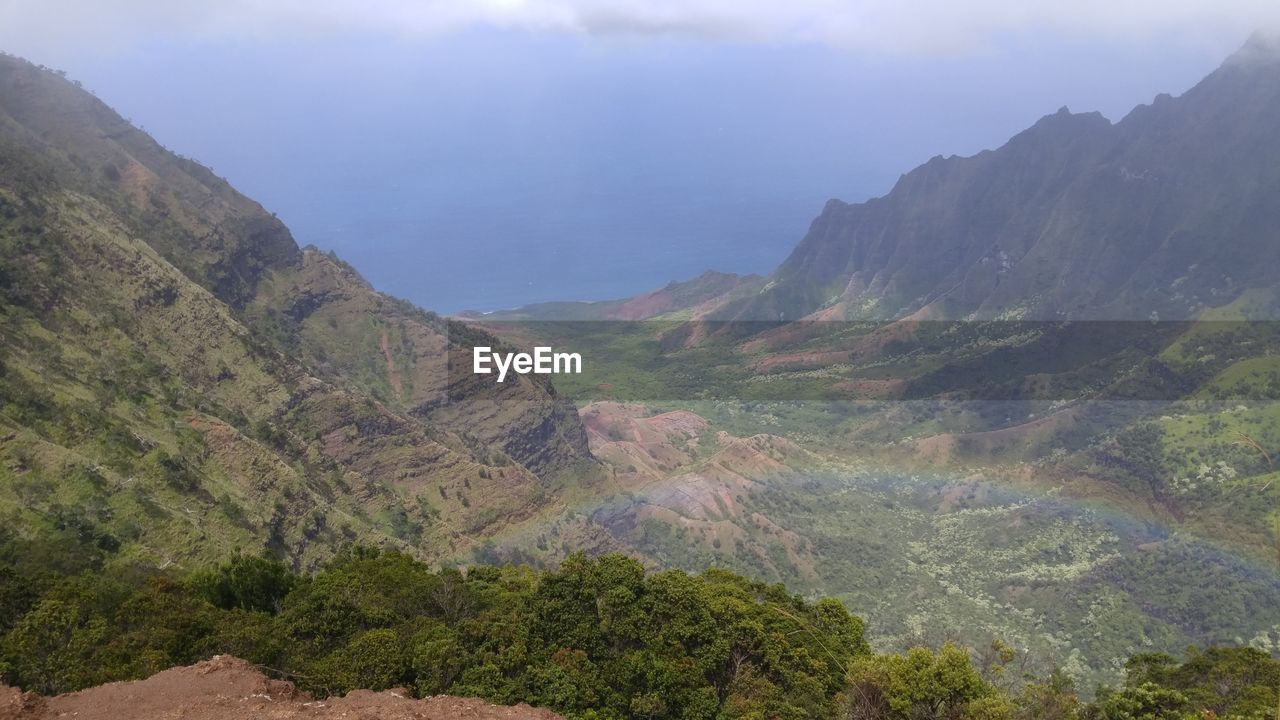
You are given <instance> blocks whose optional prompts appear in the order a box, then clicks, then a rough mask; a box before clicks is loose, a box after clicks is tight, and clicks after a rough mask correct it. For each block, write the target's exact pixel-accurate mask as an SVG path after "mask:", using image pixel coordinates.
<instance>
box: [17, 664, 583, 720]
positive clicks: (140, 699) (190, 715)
mask: <svg viewBox="0 0 1280 720" xmlns="http://www.w3.org/2000/svg"><path fill="white" fill-rule="evenodd" d="M60 717H73V718H78V719H80V720H169V719H171V718H185V719H186V720H241V719H243V720H257V719H258V718H278V719H279V720H291V719H292V718H317V719H323V718H366V719H367V720H464V719H465V720H499V719H505V720H562V719H561V716H560V715H557V714H555V713H553V712H550V711H548V710H541V709H538V708H532V707H529V706H528V705H518V706H514V707H504V706H499V705H490V704H489V703H486V702H484V701H483V700H476V699H472V698H457V697H448V696H443V695H442V696H437V697H430V698H425V699H421V700H415V699H412V698H410V697H409V696H408V694H407V693H406V692H404V691H401V690H387V691H384V692H378V693H375V692H370V691H368V690H357V691H355V692H352V693H350V694H349V695H347V696H345V697H341V698H327V699H324V700H313V699H312V698H310V697H308V696H307V695H306V694H305V693H302V692H300V691H298V690H297V689H296V688H294V686H293V685H292V684H290V683H287V682H283V681H280V680H272V679H270V678H268V677H266V676H265V675H263V674H262V673H261V672H260V671H259V670H258V669H257V668H256V667H254V666H253V665H250V664H249V663H247V662H245V661H243V660H240V659H238V658H234V657H230V656H228V655H219V656H217V657H214V658H213V659H212V660H207V661H205V662H202V663H197V664H195V665H191V666H189V667H182V668H173V669H170V670H165V671H164V672H161V673H158V674H156V675H152V676H151V677H149V678H147V679H146V680H139V681H135V682H123V683H111V684H109V685H102V686H100V687H96V688H91V689H89V690H82V691H80V692H75V693H68V694H66V695H59V696H57V697H53V698H42V697H39V696H37V695H34V694H32V693H22V692H21V691H18V690H15V689H13V688H9V687H4V686H0V720H52V719H53V718H60Z"/></svg>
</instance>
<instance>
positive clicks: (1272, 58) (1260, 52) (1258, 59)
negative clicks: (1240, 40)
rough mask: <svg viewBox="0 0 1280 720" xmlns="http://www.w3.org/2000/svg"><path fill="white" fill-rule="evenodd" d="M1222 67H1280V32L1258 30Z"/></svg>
mask: <svg viewBox="0 0 1280 720" xmlns="http://www.w3.org/2000/svg"><path fill="white" fill-rule="evenodd" d="M1222 65H1223V67H1233V66H1234V67H1239V66H1254V65H1280V32H1278V31H1275V30H1258V31H1257V32H1255V33H1253V35H1251V36H1249V39H1248V40H1247V41H1246V42H1245V44H1244V46H1243V47H1241V48H1240V49H1239V50H1237V51H1236V52H1235V53H1234V54H1232V55H1231V56H1230V57H1228V58H1227V59H1226V60H1225V61H1224V62H1223V63H1222Z"/></svg>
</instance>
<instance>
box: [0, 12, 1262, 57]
mask: <svg viewBox="0 0 1280 720" xmlns="http://www.w3.org/2000/svg"><path fill="white" fill-rule="evenodd" d="M475 27H493V28H507V29H520V30H527V31H533V32H551V33H566V34H579V35H591V36H649V35H677V36H692V37H707V38H718V39H733V40H738V41H743V42H762V43H782V44H786V43H822V44H828V45H834V46H838V47H842V48H849V49H853V50H861V51H867V52H873V53H884V52H890V53H920V52H930V53H936V52H952V51H957V50H959V51H964V50H972V49H977V48H981V47H983V46H985V45H988V44H990V43H993V42H995V41H997V40H998V39H999V38H1001V37H1005V36H1008V35H1010V34H1017V33H1023V32H1028V31H1032V32H1039V31H1052V32H1057V33H1062V34H1068V35H1078V36H1083V37H1091V36H1105V37H1110V38H1119V39H1125V38H1140V37H1151V36H1155V35H1160V34H1167V33H1177V34H1179V35H1183V36H1189V37H1194V36H1197V35H1207V34H1217V35H1221V34H1223V33H1233V34H1235V35H1237V36H1243V35H1244V34H1247V33H1248V32H1249V31H1251V30H1253V29H1257V28H1280V2H1276V0H1069V1H1068V0H967V1H965V2H958V1H957V0H215V1H210V0H114V1H111V2H107V1H104V0H0V43H3V44H4V45H5V46H6V47H11V48H12V47H14V46H15V45H16V46H18V47H21V46H23V45H30V44H32V43H36V44H40V43H46V44H55V45H56V44H66V43H75V44H82V45H83V44H88V45H90V46H93V45H101V46H109V45H110V44H112V43H127V42H130V41H131V40H133V39H136V38H137V37H138V36H140V35H148V34H167V35H173V36H175V37H179V38H181V37H215V38H217V37H250V38H288V37H292V36H298V35H303V34H307V33H317V32H319V33H324V32H339V33H341V32H351V31H360V32H370V33H379V34H385V35H388V36H401V37H406V36H407V37H410V38H412V37H418V36H432V35H438V34H442V33H450V32H454V31H458V30H464V29H469V28H475Z"/></svg>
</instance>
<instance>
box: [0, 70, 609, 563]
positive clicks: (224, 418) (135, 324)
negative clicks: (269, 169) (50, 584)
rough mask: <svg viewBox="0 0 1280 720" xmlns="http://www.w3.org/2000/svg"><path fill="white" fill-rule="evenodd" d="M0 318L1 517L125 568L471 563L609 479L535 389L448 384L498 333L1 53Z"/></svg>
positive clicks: (551, 395)
mask: <svg viewBox="0 0 1280 720" xmlns="http://www.w3.org/2000/svg"><path fill="white" fill-rule="evenodd" d="M0 319H2V320H0V369H2V372H0V399H2V401H0V478H3V482H0V517H3V518H4V524H5V525H6V526H9V527H12V528H20V529H22V530H23V531H24V532H27V533H36V534H41V533H43V534H61V535H65V536H67V537H69V538H71V539H73V540H75V541H76V542H78V543H80V544H81V545H84V546H88V547H92V548H95V549H96V550H97V551H102V552H106V553H109V554H114V553H125V554H127V555H132V556H137V557H144V558H147V559H149V560H151V561H154V562H158V563H171V562H181V561H182V559H184V558H188V557H193V556H203V557H217V556H221V555H223V554H225V553H226V552H228V551H230V550H231V549H233V548H236V547H241V548H254V547H267V548H269V549H271V550H273V551H275V552H279V553H286V554H288V555H290V556H291V557H292V558H294V560H295V561H296V562H298V563H301V564H313V563H314V562H316V561H317V560H319V559H321V558H323V557H325V556H327V555H329V554H331V553H332V551H333V549H334V548H335V547H337V546H338V545H340V544H342V543H346V542H350V541H352V540H363V541H367V542H372V543H377V544H388V545H392V546H396V547H400V548H404V549H407V550H410V551H413V552H417V553H421V554H424V555H427V556H439V555H442V554H449V553H454V554H459V553H460V554H465V553H466V552H467V550H468V548H469V547H472V546H474V545H475V544H476V543H477V542H478V541H479V539H480V538H482V537H483V536H485V535H487V534H491V533H492V532H495V531H497V530H498V529H500V528H502V527H503V526H505V525H506V524H507V523H509V522H511V521H513V520H516V519H518V518H519V517H521V516H525V515H527V514H529V513H531V512H535V511H537V509H538V508H539V507H540V506H541V505H543V504H545V503H546V502H547V501H548V499H549V498H550V497H551V496H552V495H553V493H554V486H555V483H556V482H557V480H556V478H558V477H560V476H562V475H569V476H573V477H581V476H583V474H584V473H586V474H587V475H588V476H589V475H590V473H592V472H593V468H594V467H595V463H594V461H593V460H592V459H591V457H590V452H589V450H588V448H587V442H586V434H585V432H584V431H583V428H582V426H581V424H580V422H579V420H578V418H577V414H576V412H575V411H574V409H573V407H572V406H571V405H570V404H568V403H567V402H565V401H564V400H562V399H560V398H559V397H558V396H557V394H556V392H555V390H554V388H552V387H551V385H550V384H549V383H548V382H546V381H545V380H543V379H536V380H535V379H530V378H520V379H519V381H518V382H510V383H505V384H503V385H497V384H495V383H489V384H482V383H476V382H470V383H459V382H458V380H457V377H456V375H457V374H455V376H450V374H449V368H450V363H454V364H457V363H460V362H464V361H465V357H464V356H465V355H466V353H468V352H469V348H470V347H471V346H472V345H474V344H495V343H496V341H495V340H494V339H493V338H490V337H487V336H485V335H483V334H482V333H478V332H476V331H475V330H472V329H470V328H465V327H462V326H460V325H456V324H453V323H450V322H448V321H446V320H444V319H441V318H439V317H437V316H435V315H432V314H430V313H426V312H423V311H421V310H418V309H417V308H414V307H412V306H411V305H409V304H407V303H404V302H401V301H398V300H395V299H394V298H390V297H387V296H385V295H382V294H380V293H378V292H376V291H375V290H373V289H372V288H370V287H369V286H368V284H367V283H365V282H364V281H363V280H362V279H361V278H360V277H359V276H358V275H357V274H356V273H355V272H354V271H353V270H351V269H350V268H349V267H347V266H346V265H345V264H343V263H341V261H339V260H337V259H336V258H334V257H331V256H328V255H324V254H321V253H319V252H316V251H313V250H303V249H300V248H299V247H298V246H297V245H296V244H295V243H294V241H293V239H292V238H291V236H290V234H289V232H288V230H287V229H286V228H285V227H284V226H283V225H282V224H280V222H279V221H277V220H276V219H275V218H274V217H273V216H271V215H270V214H269V213H267V212H266V211H264V210H263V209H262V208H261V207H260V206H259V205H257V204H256V203H254V202H253V201H251V200H249V199H247V198H245V197H243V196H242V195H240V194H238V193H236V192H235V190H233V189H232V188H231V187H230V186H229V185H227V184H226V182H225V181H223V180H221V179H219V178H217V177H215V176H214V175H213V174H212V173H211V172H210V171H209V170H207V169H206V168H203V167H201V166H200V165H198V164H196V163H195V162H192V161H190V160H187V159H185V158H182V157H180V156H177V155H174V154H173V153H170V152H169V151H167V150H165V149H164V148H162V147H160V146H159V145H157V144H156V143H155V142H154V141H153V140H152V139H150V138H149V137H147V136H146V135H145V134H144V133H142V132H141V131H139V130H137V129H136V128H134V127H133V126H132V125H130V124H129V123H128V122H126V121H125V120H124V119H122V118H121V117H120V116H119V115H117V114H116V113H114V112H113V111H112V110H110V109H109V108H108V107H107V106H106V105H104V104H103V103H101V102H100V101H98V100H97V99H96V98H94V97H93V96H91V95H90V94H88V93H87V92H85V91H83V90H81V89H79V88H78V87H76V86H75V85H74V84H73V83H71V82H70V81H67V80H66V79H64V78H62V77H60V76H59V75H57V74H56V73H54V72H52V71H49V70H45V69H42V68H37V67H35V66H32V65H30V64H28V63H26V62H24V61H21V60H18V59H16V58H11V57H3V58H0ZM481 498H483V501H480V499H481ZM473 500H475V502H473Z"/></svg>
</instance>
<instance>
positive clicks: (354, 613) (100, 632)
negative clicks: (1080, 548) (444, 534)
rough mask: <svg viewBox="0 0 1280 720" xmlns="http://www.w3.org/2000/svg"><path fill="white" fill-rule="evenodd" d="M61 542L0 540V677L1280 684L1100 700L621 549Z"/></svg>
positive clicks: (726, 710) (1186, 672)
mask: <svg viewBox="0 0 1280 720" xmlns="http://www.w3.org/2000/svg"><path fill="white" fill-rule="evenodd" d="M65 550H66V547H63V546H57V545H39V544H33V543H30V542H25V541H21V540H16V539H12V538H10V539H8V540H7V541H6V542H4V543H3V544H0V598H2V599H3V601H4V602H3V603H2V604H0V607H3V608H4V610H5V612H4V614H3V616H0V673H2V674H3V678H4V680H5V681H6V682H9V683H12V684H15V685H17V686H19V687H23V688H25V689H31V690H36V691H39V692H42V693H46V694H50V693H59V692H67V691H72V690H76V689H80V688H84V687H88V686H92V685H96V684H99V683H103V682H109V681H115V680H124V679H134V678H141V677H145V676H147V675H150V674H152V673H155V672H158V671H159V670H162V669H164V668H167V667H170V666H173V665H180V664H188V663H192V662H195V661H198V660H200V659H202V658H207V657H209V656H212V655H214V654H220V653H230V654H234V655H237V656H240V657H244V658H246V659H248V660H250V661H251V662H254V663H256V664H259V665H260V666H261V667H263V668H264V669H265V670H267V671H268V672H271V673H274V674H277V675H280V676H283V677H285V678H287V679H290V680H292V681H294V682H295V683H297V684H298V685H299V686H301V687H303V688H305V689H307V690H309V691H311V692H314V693H317V694H320V695H327V694H335V693H338V694H342V693H346V692H348V691H350V690H352V689H357V688H370V689H375V690H378V689H387V688H392V687H405V688H408V689H410V691H411V692H414V693H415V694H417V695H429V694H438V693H446V692H447V693H451V694H456V695H469V696H476V697H483V698H486V699H488V700H491V701H494V702H499V703H515V702H528V703H531V704H534V705H539V706H544V707H549V708H552V709H554V710H557V711H558V712H561V713H564V714H565V715H566V716H567V717H569V718H573V719H583V720H585V719H588V718H590V719H592V720H604V719H618V720H621V719H624V718H626V719H636V720H640V719H648V718H689V719H693V718H705V719H707V720H710V719H712V718H725V719H727V718H789V719H794V720H814V719H817V718H866V719H871V718H883V719H886V720H887V719H898V718H901V719H902V720H919V719H933V718H936V719H939V720H941V719H942V718H957V719H959V718H973V719H974V720H999V719H1001V718H1008V719H1009V720H1013V719H1015V718H1027V719H1030V718H1041V719H1044V720H1048V719H1050V718H1057V719H1065V718H1097V719H1099V720H1122V719H1123V720H1129V719H1134V720H1137V719H1139V718H1152V719H1153V720H1154V719H1156V718H1160V719H1169V718H1199V717H1209V715H1204V714H1203V713H1205V712H1211V713H1213V715H1212V717H1219V718H1253V717H1261V716H1262V715H1261V714H1260V713H1262V712H1264V711H1265V710H1266V708H1268V707H1270V706H1271V704H1273V703H1274V702H1275V700H1276V687H1277V685H1280V662H1277V661H1275V660H1273V659H1272V658H1271V657H1270V656H1268V655H1267V654H1265V653H1262V652H1259V651H1257V650H1253V649H1249V648H1239V649H1233V648H1210V649H1208V650H1205V651H1197V650H1191V651H1189V655H1188V657H1187V659H1186V660H1185V662H1183V663H1181V664H1179V663H1178V662H1176V661H1175V660H1174V659H1173V658H1172V657H1169V656H1167V655H1153V654H1146V655H1138V656H1135V657H1134V658H1132V659H1131V660H1130V661H1129V664H1128V674H1127V680H1126V682H1125V684H1124V685H1123V686H1121V687H1119V688H1115V689H1111V688H1103V689H1102V691H1101V692H1100V693H1099V695H1098V701H1097V703H1096V704H1094V705H1087V704H1085V703H1084V702H1082V701H1081V700H1080V698H1079V697H1077V695H1076V693H1075V690H1074V688H1073V686H1072V684H1071V683H1070V681H1069V680H1067V679H1065V677H1064V676H1062V675H1059V674H1051V675H1049V676H1047V677H1046V678H1045V679H1037V678H1035V677H1032V676H1029V675H1027V674H1026V673H1025V668H1022V667H1020V665H1019V663H1018V653H1017V652H1015V651H1014V650H1013V649H1012V648H1010V647H1008V646H1005V645H1003V644H1001V643H995V644H993V645H992V646H991V647H990V648H989V649H987V650H985V651H984V652H982V653H975V652H972V651H969V650H966V649H963V648H962V647H960V646H957V645H954V644H950V643H947V644H944V645H942V646H941V647H939V648H938V649H937V650H929V649H927V648H925V647H915V648H913V649H911V650H910V651H908V652H906V653H904V654H900V655H898V654H888V655H876V654H873V653H872V652H871V651H870V649H869V648H868V646H867V644H866V642H865V641H864V639H863V625H862V621H861V620H859V619H858V618H856V617H854V616H852V615H850V614H849V613H848V612H847V611H846V610H845V607H844V606H843V605H842V604H841V603H839V602H837V601H835V600H831V599H821V600H817V601H816V602H814V601H806V600H803V599H801V598H799V597H797V596H794V595H790V594H788V592H787V591H786V589H785V588H784V587H783V586H781V585H767V584H763V583H759V582H752V581H749V580H747V579H745V578H742V577H740V576H738V575H734V574H732V573H729V572H726V571H723V570H708V571H705V572H703V573H700V574H698V575H688V574H685V573H682V572H678V571H665V572H656V573H646V572H645V570H644V568H643V567H642V566H641V565H640V564H639V563H638V562H636V561H634V560H631V559H629V558H626V557H623V556H620V555H607V556H603V557H599V558H595V559H588V558H586V557H585V556H582V555H574V556H571V557H570V558H569V559H568V560H566V561H565V563H564V564H563V565H562V566H561V567H560V568H559V569H557V570H554V571H536V570H533V569H530V568H528V567H523V566H507V567H503V568H497V567H491V566H489V567H486V566H478V567H471V568H468V569H466V570H465V571H464V570H459V569H452V568H445V569H440V570H433V569H431V568H430V567H428V566H427V565H424V564H422V563H420V562H417V561H415V560H413V559H412V558H410V557H408V556H405V555H402V554H399V553H394V552H384V551H378V550H374V549H369V548H359V547H356V548H349V549H347V550H346V551H344V552H343V553H341V554H339V555H338V557H336V558H335V559H334V560H332V561H331V562H329V563H327V564H326V565H325V566H324V567H323V568H322V569H321V570H319V571H318V572H316V573H315V574H313V575H298V574H295V573H292V572H290V571H289V570H287V569H286V568H285V567H284V566H283V565H281V564H280V563H278V562H276V561H274V560H271V559H265V558H261V557H255V556H245V555H235V556H233V557H232V558H231V559H230V560H228V561H227V562H224V563H221V564H218V565H215V566H210V567H208V568H205V569H201V570H195V571H187V572H173V571H161V570H158V569H155V568H148V567H142V566H136V565H118V564H107V565H103V564H102V557H101V556H95V555H93V554H92V553H91V554H89V555H88V556H85V557H83V558H81V560H80V562H78V563H71V564H68V563H67V559H68V557H71V556H68V555H66V554H65ZM50 558H53V559H55V562H53V563H47V562H46V560H48V559H50Z"/></svg>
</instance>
